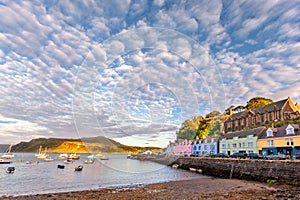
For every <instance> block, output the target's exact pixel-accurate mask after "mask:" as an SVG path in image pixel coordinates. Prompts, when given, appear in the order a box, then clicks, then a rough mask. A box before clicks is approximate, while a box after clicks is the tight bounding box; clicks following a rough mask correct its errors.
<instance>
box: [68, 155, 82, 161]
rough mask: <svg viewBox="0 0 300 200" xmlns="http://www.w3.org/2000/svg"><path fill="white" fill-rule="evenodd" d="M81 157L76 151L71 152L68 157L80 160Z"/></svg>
mask: <svg viewBox="0 0 300 200" xmlns="http://www.w3.org/2000/svg"><path fill="white" fill-rule="evenodd" d="M79 158H80V155H77V154H76V153H73V154H70V155H69V156H68V159H70V160H79Z"/></svg>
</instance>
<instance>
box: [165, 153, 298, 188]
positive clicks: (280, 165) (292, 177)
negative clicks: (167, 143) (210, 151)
mask: <svg viewBox="0 0 300 200" xmlns="http://www.w3.org/2000/svg"><path fill="white" fill-rule="evenodd" d="M174 164H176V165H178V167H179V168H183V169H193V170H196V171H199V172H201V173H202V174H205V175H210V176H217V177H223V178H238V179H246V180H254V181H261V182H270V183H271V182H280V183H286V184H289V185H294V186H300V161H294V160H251V159H222V158H202V157H181V158H178V159H177V160H175V161H174V162H172V163H171V164H170V165H174Z"/></svg>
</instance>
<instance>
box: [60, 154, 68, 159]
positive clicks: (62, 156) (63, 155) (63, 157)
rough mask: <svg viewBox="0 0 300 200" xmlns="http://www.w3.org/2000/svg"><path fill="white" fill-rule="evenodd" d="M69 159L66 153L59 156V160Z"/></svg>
mask: <svg viewBox="0 0 300 200" xmlns="http://www.w3.org/2000/svg"><path fill="white" fill-rule="evenodd" d="M67 158H68V154H66V153H61V154H59V155H58V159H67Z"/></svg>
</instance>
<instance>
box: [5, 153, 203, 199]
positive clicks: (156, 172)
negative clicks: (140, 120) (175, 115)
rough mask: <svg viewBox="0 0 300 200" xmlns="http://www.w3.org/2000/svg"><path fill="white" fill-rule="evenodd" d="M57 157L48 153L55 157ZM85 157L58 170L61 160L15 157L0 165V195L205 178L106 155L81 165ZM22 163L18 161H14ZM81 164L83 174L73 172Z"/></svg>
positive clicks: (118, 156)
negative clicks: (49, 160)
mask: <svg viewBox="0 0 300 200" xmlns="http://www.w3.org/2000/svg"><path fill="white" fill-rule="evenodd" d="M57 156H58V154H52V155H51V157H52V158H54V159H55V158H57ZM87 156H88V155H86V154H82V155H81V158H80V159H79V160H77V161H76V162H74V163H73V164H64V165H65V169H58V168H57V165H58V164H63V160H56V159H55V160H54V161H52V162H44V161H40V163H39V164H38V165H36V164H26V161H36V160H37V159H36V158H35V157H34V154H29V153H23V154H16V155H15V158H14V159H13V161H14V162H13V163H12V164H10V165H0V196H3V195H24V194H42V193H52V192H66V191H79V190H87V189H98V188H108V187H116V186H127V185H128V186H129V185H136V184H149V183H158V182H165V181H171V180H187V179H193V178H200V177H201V178H207V177H205V176H202V175H200V174H197V173H191V172H188V171H184V170H178V169H172V168H170V167H166V166H164V165H160V164H157V163H153V162H148V161H138V160H131V159H127V158H126V155H107V157H108V158H109V160H96V161H95V162H94V164H83V162H84V160H86V158H87ZM18 160H22V162H18ZM79 164H81V165H83V171H81V172H75V171H74V168H75V167H76V166H78V165H79ZM8 166H14V167H15V168H16V170H15V173H14V174H7V173H6V168H7V167H8Z"/></svg>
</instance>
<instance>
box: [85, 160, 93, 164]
mask: <svg viewBox="0 0 300 200" xmlns="http://www.w3.org/2000/svg"><path fill="white" fill-rule="evenodd" d="M94 161H95V160H94V159H87V160H85V161H84V162H83V163H84V164H93V163H94Z"/></svg>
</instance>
